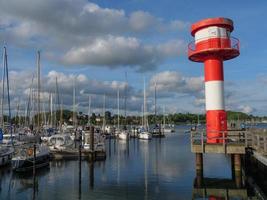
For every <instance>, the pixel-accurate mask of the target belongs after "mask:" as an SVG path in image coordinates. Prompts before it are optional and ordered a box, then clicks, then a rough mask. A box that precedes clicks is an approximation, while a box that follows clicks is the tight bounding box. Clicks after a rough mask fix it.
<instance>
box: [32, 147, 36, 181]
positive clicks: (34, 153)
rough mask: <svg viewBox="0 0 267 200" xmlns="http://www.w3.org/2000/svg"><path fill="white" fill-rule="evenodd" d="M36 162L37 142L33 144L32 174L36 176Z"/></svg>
mask: <svg viewBox="0 0 267 200" xmlns="http://www.w3.org/2000/svg"><path fill="white" fill-rule="evenodd" d="M35 164H36V144H34V145H33V171H32V174H33V176H34V177H35V168H36V166H35Z"/></svg>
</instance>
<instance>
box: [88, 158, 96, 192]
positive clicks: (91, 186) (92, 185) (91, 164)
mask: <svg viewBox="0 0 267 200" xmlns="http://www.w3.org/2000/svg"><path fill="white" fill-rule="evenodd" d="M89 167H90V188H91V189H93V188H94V179H95V176H94V162H91V163H89Z"/></svg>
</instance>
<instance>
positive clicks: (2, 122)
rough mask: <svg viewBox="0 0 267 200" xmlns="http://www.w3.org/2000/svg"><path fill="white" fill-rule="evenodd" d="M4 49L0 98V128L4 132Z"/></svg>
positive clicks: (4, 52) (4, 53)
mask: <svg viewBox="0 0 267 200" xmlns="http://www.w3.org/2000/svg"><path fill="white" fill-rule="evenodd" d="M5 55H6V47H4V51H3V70H2V98H1V127H2V129H3V131H4V98H5V75H6V61H5V60H6V56H5Z"/></svg>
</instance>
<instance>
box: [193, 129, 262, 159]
mask: <svg viewBox="0 0 267 200" xmlns="http://www.w3.org/2000/svg"><path fill="white" fill-rule="evenodd" d="M214 133H218V134H220V135H221V136H220V137H209V138H208V139H214V140H218V141H220V142H219V143H216V144H221V145H222V146H223V147H224V148H225V146H226V145H227V144H243V145H244V146H245V147H250V148H253V149H254V150H256V151H257V152H259V153H261V154H264V155H267V130H262V129H250V130H227V131H219V132H218V131H214ZM226 133H227V135H226ZM190 140H191V145H194V144H200V145H201V148H202V152H204V145H205V144H208V143H207V135H206V130H205V129H203V130H201V131H200V132H197V131H191V137H190Z"/></svg>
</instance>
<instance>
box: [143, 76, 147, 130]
mask: <svg viewBox="0 0 267 200" xmlns="http://www.w3.org/2000/svg"><path fill="white" fill-rule="evenodd" d="M146 106H147V105H146V80H145V77H144V128H145V130H146V131H147V128H148V127H147V119H146Z"/></svg>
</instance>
